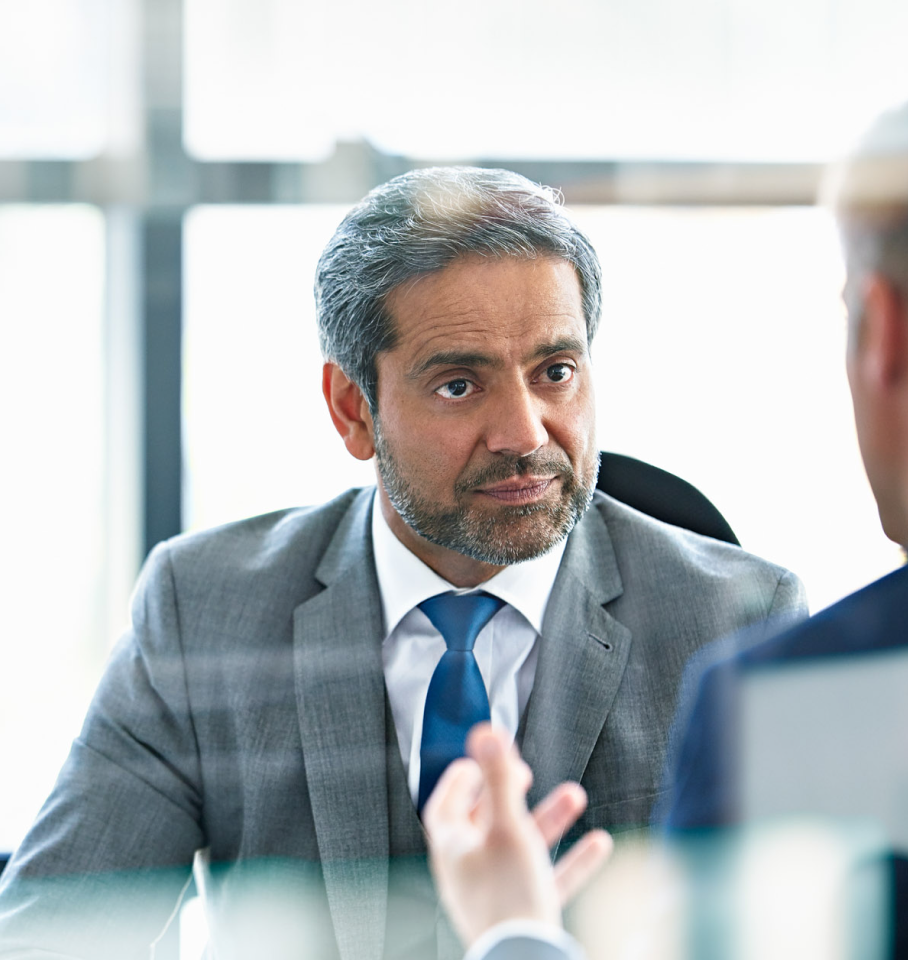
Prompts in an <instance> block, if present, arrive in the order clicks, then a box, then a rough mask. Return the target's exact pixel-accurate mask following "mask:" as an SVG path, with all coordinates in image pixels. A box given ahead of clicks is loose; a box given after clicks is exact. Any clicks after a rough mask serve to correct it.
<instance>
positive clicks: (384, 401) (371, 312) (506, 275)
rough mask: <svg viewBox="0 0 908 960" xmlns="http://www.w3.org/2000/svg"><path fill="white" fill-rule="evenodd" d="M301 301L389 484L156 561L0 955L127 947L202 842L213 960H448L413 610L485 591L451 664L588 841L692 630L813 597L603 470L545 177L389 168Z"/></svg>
mask: <svg viewBox="0 0 908 960" xmlns="http://www.w3.org/2000/svg"><path fill="white" fill-rule="evenodd" d="M316 299H317V303H318V319H319V327H320V333H321V340H322V347H323V351H324V354H325V358H326V363H325V368H324V382H323V388H324V394H325V397H326V399H327V402H328V407H329V411H330V414H331V417H332V419H333V421H334V423H335V425H336V427H337V429H338V431H339V432H340V434H341V436H342V437H343V440H344V442H345V444H346V446H347V449H348V450H349V451H350V453H351V454H352V455H353V456H355V457H358V458H362V459H366V458H370V457H374V459H375V463H376V467H377V475H378V483H377V488H375V489H365V490H351V491H348V492H347V493H344V494H342V495H341V496H339V497H338V498H337V499H336V500H334V501H332V502H330V503H328V504H326V505H324V506H321V507H318V508H308V509H296V510H289V511H285V512H282V513H278V514H274V515H270V516H266V517H259V518H256V519H252V520H247V521H243V522H241V523H237V524H233V525H230V526H227V527H224V528H221V529H218V530H215V531H210V532H206V533H200V534H193V535H191V536H186V537H178V538H176V539H174V540H172V541H170V542H168V543H166V544H163V545H161V546H159V547H158V548H157V549H156V550H155V551H154V552H153V554H152V555H151V557H150V558H149V560H148V562H147V564H146V566H145V569H144V571H143V573H142V576H141V578H140V582H139V585H138V588H137V592H136V595H135V600H134V605H133V616H132V623H131V626H130V628H129V630H128V632H127V634H126V636H125V637H124V638H123V639H122V641H121V642H120V644H119V645H118V647H117V648H116V650H115V651H114V653H113V655H112V658H111V661H110V664H109V666H108V668H107V671H106V673H105V676H104V678H103V680H102V682H101V684H100V687H99V689H98V692H97V694H96V697H95V699H94V701H93V703H92V706H91V708H90V710H89V713H88V716H87V718H86V721H85V725H84V727H83V730H82V733H81V736H80V737H79V738H78V739H77V740H76V742H75V743H74V745H73V749H72V752H71V754H70V757H69V759H68V760H67V762H66V764H65V766H64V768H63V771H62V772H61V775H60V778H59V781H58V783H57V785H56V787H55V789H54V791H53V793H52V795H51V797H50V798H49V800H48V801H47V804H46V805H45V807H44V808H43V810H42V811H41V813H40V815H39V817H38V819H37V821H36V823H35V825H34V827H33V828H32V830H31V831H30V833H29V835H28V837H27V839H26V840H25V842H24V843H23V845H22V847H21V849H20V850H19V851H18V852H17V854H16V855H15V856H14V858H13V860H12V861H11V863H10V866H9V868H8V871H7V875H6V876H5V877H4V879H3V886H2V887H0V942H2V943H3V945H4V948H5V952H4V951H3V950H2V949H0V954H2V955H3V956H31V955H40V954H32V953H30V952H29V951H31V950H32V949H33V948H34V947H35V946H36V945H37V946H38V947H43V948H44V949H46V950H48V951H55V952H56V953H58V954H63V955H71V956H93V955H95V953H97V951H98V948H97V946H96V944H97V941H98V940H99V939H102V940H104V942H105V944H106V946H107V948H108V949H109V952H110V954H111V955H115V956H126V955H129V954H130V952H134V951H135V949H136V947H137V945H140V944H147V943H149V942H150V941H152V940H154V939H155V937H156V936H158V934H159V931H160V929H161V928H162V927H163V926H164V925H165V924H166V922H167V920H168V918H169V917H170V915H171V913H172V911H173V909H174V903H175V902H176V901H177V899H178V897H179V895H180V892H181V890H182V889H183V887H184V885H185V884H186V883H187V882H188V878H189V875H190V870H191V868H192V865H193V862H194V860H195V862H196V866H197V868H198V869H197V871H196V872H197V873H198V875H199V876H200V877H201V878H203V883H204V887H205V893H206V898H207V900H208V903H209V917H210V918H211V927H212V938H213V942H214V945H215V950H216V951H217V952H218V955H219V956H235V955H244V954H245V953H252V954H256V955H258V952H260V950H261V943H260V937H261V931H262V929H265V928H267V929H268V930H269V932H270V934H271V937H272V939H273V940H274V942H273V943H271V944H270V945H269V952H270V956H272V957H274V956H281V955H283V953H286V954H287V955H293V956H298V955H299V953H300V944H305V945H306V946H307V947H308V948H309V951H310V952H311V953H312V954H313V955H316V956H331V957H334V956H339V957H340V958H341V960H354V958H364V960H379V958H382V957H388V958H392V957H409V956H436V955H437V956H442V957H445V956H452V957H453V956H456V955H457V954H458V953H459V951H460V946H459V944H458V943H457V941H456V938H455V937H454V936H453V934H452V933H451V932H450V930H449V929H448V928H447V927H446V926H445V925H444V924H443V923H441V922H440V921H439V922H436V916H437V914H438V909H437V900H436V896H435V893H434V889H433V887H432V884H431V882H430V881H429V878H428V873H427V870H426V868H425V842H424V835H423V832H422V828H421V823H420V820H419V817H418V815H417V809H416V806H417V804H418V803H419V802H420V795H421V794H422V795H423V796H424V795H425V793H426V792H427V790H428V788H429V787H430V786H431V780H430V779H428V778H427V777H425V776H424V774H425V772H426V771H425V770H424V769H423V767H426V769H428V764H424V763H423V747H424V746H425V744H424V743H423V737H422V728H423V720H424V715H423V709H424V706H426V716H427V717H428V705H427V701H429V700H430V699H431V698H430V697H429V696H428V694H427V690H428V689H429V687H430V681H431V680H432V678H433V674H434V673H435V672H437V670H438V669H440V664H441V662H442V661H443V660H444V657H443V656H442V655H443V654H445V656H446V655H447V654H446V644H447V642H448V638H447V637H443V635H442V630H441V628H439V627H438V625H437V624H436V622H435V620H433V619H432V618H431V617H430V616H429V615H428V614H427V613H426V612H424V610H423V608H422V607H421V604H424V603H425V602H426V601H428V600H429V599H430V598H433V597H434V596H436V595H441V594H447V593H449V592H451V591H454V592H455V593H456V594H470V593H471V592H475V588H476V587H478V586H480V585H481V586H482V590H483V592H484V593H485V594H487V595H488V597H490V598H491V601H489V602H491V604H492V605H493V606H494V607H495V608H496V612H495V613H494V616H492V618H491V620H489V621H488V623H486V624H485V625H484V626H483V627H482V628H481V630H480V632H479V633H478V637H477V638H476V639H475V647H474V652H473V657H469V656H465V657H464V662H466V661H467V660H469V661H470V662H471V663H472V666H471V667H470V670H471V671H472V676H473V677H474V678H475V675H476V668H478V671H479V673H480V674H481V677H482V682H483V684H484V687H485V690H484V691H483V692H482V696H483V697H486V696H487V701H486V702H487V706H486V708H485V709H486V710H487V715H488V716H490V717H491V719H492V721H493V722H494V723H496V724H497V725H498V726H501V727H503V728H504V729H506V730H507V731H508V732H509V733H510V735H511V736H514V737H516V739H517V740H518V742H519V743H520V745H521V748H522V751H523V755H524V757H525V759H526V761H527V762H528V764H529V766H530V767H531V768H532V770H533V773H534V777H535V781H534V786H533V791H532V792H531V795H530V800H531V802H533V803H535V802H536V799H537V798H538V797H541V796H545V795H546V794H547V793H548V792H549V791H550V790H551V789H552V788H553V787H554V786H555V785H556V784H558V783H559V782H561V781H563V780H566V779H571V780H579V781H582V783H583V785H584V787H585V789H586V791H587V794H588V795H589V808H588V810H587V812H586V813H585V815H584V817H583V818H582V819H581V821H580V822H579V824H578V826H577V827H576V830H577V831H578V832H579V831H581V830H583V829H587V828H589V827H604V828H608V829H621V828H624V827H631V826H638V825H641V824H644V823H646V822H647V820H648V818H649V816H650V810H651V807H652V805H653V802H654V801H655V799H656V798H657V796H658V793H659V777H660V771H661V768H662V764H663V758H664V752H665V742H666V737H667V730H668V726H669V722H670V719H671V716H672V714H673V711H674V708H675V696H676V689H677V685H678V681H679V676H680V673H681V670H682V667H683V664H684V663H685V661H686V660H687V658H688V656H689V655H690V654H691V653H692V652H693V651H694V650H696V649H698V648H699V647H700V646H701V645H702V644H704V643H706V642H708V641H710V640H712V639H714V638H716V637H718V636H721V635H723V634H726V633H729V632H731V631H733V630H735V629H737V628H739V627H741V626H743V625H745V624H750V623H754V622H759V621H762V620H764V619H767V618H773V617H776V618H777V617H779V616H793V615H797V614H799V613H801V612H802V611H803V597H802V593H801V587H800V585H799V583H798V582H797V580H796V579H795V578H794V577H793V576H792V575H791V574H789V573H788V572H787V571H785V570H782V569H780V568H778V567H774V566H772V565H770V564H768V563H765V562H764V561H761V560H759V559H757V558H755V557H753V556H750V555H748V554H747V553H745V552H744V551H742V550H740V549H738V548H736V547H731V546H728V545H725V544H722V543H719V542H716V541H712V540H709V539H707V538H704V537H700V536H697V535H695V534H692V533H688V532H686V531H683V530H680V529H678V528H675V527H671V526H668V525H665V524H663V523H660V522H658V521H655V520H652V519H649V518H647V517H645V516H643V515H641V514H639V513H637V512H636V511H634V510H632V509H630V508H628V507H625V506H623V505H622V504H620V503H618V502H616V501H614V500H611V499H609V498H608V497H605V496H602V495H601V494H598V493H595V492H594V487H595V480H596V470H597V446H596V442H595V431H594V422H593V409H594V406H593V373H592V369H591V366H590V354H589V345H590V342H591V340H592V337H593V335H594V333H595V330H596V326H597V324H598V320H599V311H600V301H601V294H600V268H599V264H598V261H597V259H596V256H595V253H594V251H593V249H592V247H591V246H590V244H589V242H588V241H587V239H586V238H585V237H584V236H583V234H582V233H581V232H580V231H579V230H578V229H577V228H576V227H575V226H574V224H573V223H572V222H571V221H570V219H569V218H568V217H567V216H566V215H565V213H564V211H563V210H562V208H561V206H560V205H559V203H558V200H557V197H556V195H555V194H554V193H553V191H551V190H548V189H546V188H541V187H538V186H536V185H534V184H532V183H530V182H529V181H527V180H525V179H524V178H522V177H519V176H517V175H515V174H512V173H508V172H506V171H494V170H479V169H471V168H445V169H441V168H439V169H432V170H421V171H414V172H412V173H410V174H406V175H404V176H402V177H398V178H396V179H394V180H392V181H390V182H389V183H387V184H385V185H384V186H382V187H379V188H377V189H376V190H374V191H372V193H370V194H369V195H368V196H367V197H366V198H365V199H364V200H363V201H362V202H361V203H360V204H359V205H357V206H356V207H355V208H354V209H353V210H352V211H351V213H350V214H349V215H348V216H347V217H346V218H345V219H344V221H343V222H342V223H341V225H340V226H339V228H338V230H337V232H336V234H335V236H334V237H333V238H332V240H331V241H330V243H329V244H328V246H327V248H326V250H325V252H324V254H323V256H322V258H321V261H320V263H319V268H318V275H317V279H316ZM314 460H315V462H314V463H313V467H314V468H315V469H317V468H318V464H317V459H316V458H314ZM436 664H439V667H438V668H437V667H436ZM465 669H466V668H465ZM473 689H474V690H475V687H474V688H473ZM426 726H427V728H429V727H430V726H431V724H430V723H429V722H428V721H427V724H426ZM427 780H428V786H427ZM573 836H574V835H569V836H568V837H567V838H566V840H567V842H568V843H569V842H571V840H572V839H573ZM99 916H101V917H103V918H104V920H103V923H99V921H98V918H99ZM278 916H280V918H281V919H280V922H278V921H277V920H276V919H275V917H278ZM225 931H229V933H227V932H225ZM93 951H94V952H93ZM257 951H258V952H257Z"/></svg>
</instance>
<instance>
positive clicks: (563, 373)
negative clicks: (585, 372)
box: [545, 363, 574, 383]
mask: <svg viewBox="0 0 908 960" xmlns="http://www.w3.org/2000/svg"><path fill="white" fill-rule="evenodd" d="M545 375H546V376H547V377H548V378H549V380H551V381H552V383H565V382H567V381H568V380H570V379H571V377H573V376H574V368H573V367H572V366H571V365H570V364H568V363H553V364H552V365H551V366H550V367H546V370H545Z"/></svg>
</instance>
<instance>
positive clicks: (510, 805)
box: [467, 724, 531, 823]
mask: <svg viewBox="0 0 908 960" xmlns="http://www.w3.org/2000/svg"><path fill="white" fill-rule="evenodd" d="M467 752H468V753H469V755H470V756H471V757H473V758H475V760H476V762H477V763H478V764H479V767H480V769H481V770H482V775H483V777H484V779H485V793H484V803H485V804H486V806H487V809H488V812H489V815H490V817H491V819H492V822H499V823H500V822H502V821H503V820H504V819H505V818H510V817H513V816H515V815H516V814H519V813H522V810H523V808H524V802H523V798H524V794H525V792H526V790H527V789H528V788H529V780H530V779H531V777H530V774H529V767H527V765H526V764H525V763H524V762H523V760H521V759H520V756H519V755H518V753H517V749H516V747H514V746H513V744H512V743H511V742H510V738H509V736H508V734H507V733H505V731H503V730H499V729H497V728H495V727H492V726H491V724H480V725H478V726H476V727H474V728H473V730H471V731H470V736H469V737H468V739H467Z"/></svg>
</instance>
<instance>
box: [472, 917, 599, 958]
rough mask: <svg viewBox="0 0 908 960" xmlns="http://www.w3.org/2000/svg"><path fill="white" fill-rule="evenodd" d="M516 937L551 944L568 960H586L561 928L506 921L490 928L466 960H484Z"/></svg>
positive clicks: (475, 944) (536, 922) (533, 922)
mask: <svg viewBox="0 0 908 960" xmlns="http://www.w3.org/2000/svg"><path fill="white" fill-rule="evenodd" d="M514 937H521V938H523V939H530V940H537V941H539V942H540V943H543V944H549V945H551V946H553V947H555V949H557V950H558V951H559V952H561V953H563V954H564V956H565V958H566V960H585V955H584V953H583V950H582V949H581V947H580V944H579V943H578V942H577V941H576V940H575V939H574V938H573V937H572V936H571V935H570V934H569V933H567V932H566V931H564V930H563V929H562V928H561V927H556V926H555V925H554V924H551V923H542V922H541V921H539V920H505V921H504V922H502V923H497V924H495V926H494V927H489V929H488V930H486V932H485V933H484V934H482V936H481V937H479V938H478V939H477V940H476V941H475V943H474V944H473V945H472V946H471V947H470V949H469V950H468V951H467V952H466V955H465V956H464V960H483V958H484V957H485V956H486V955H487V954H488V953H489V951H491V950H492V949H493V948H494V947H496V946H497V945H498V944H499V943H501V942H502V941H503V940H508V939H511V938H514Z"/></svg>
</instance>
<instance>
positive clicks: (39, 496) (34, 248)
mask: <svg viewBox="0 0 908 960" xmlns="http://www.w3.org/2000/svg"><path fill="white" fill-rule="evenodd" d="M104 264H105V243H104V217H103V215H102V214H101V212H100V211H99V210H97V209H94V208H91V207H84V206H67V207H53V206H49V207H40V208H36V207H24V206H5V207H0V316H2V317H3V349H2V350H0V410H3V426H2V435H3V457H4V469H3V472H2V476H0V499H2V502H3V504H4V505H5V509H4V521H3V525H4V530H3V544H4V546H3V550H2V551H0V581H2V583H3V585H4V589H3V603H2V604H0V637H2V638H3V640H2V642H0V677H2V678H3V696H2V697H0V770H2V771H3V783H4V785H5V789H3V790H0V851H2V850H6V851H9V850H11V849H13V847H14V846H15V845H16V844H17V843H18V841H19V840H20V839H21V838H22V836H23V835H24V833H25V830H26V829H27V827H28V826H29V824H30V823H31V821H32V820H33V819H34V816H35V812H36V811H37V810H38V808H39V807H40V806H41V804H42V803H43V801H44V798H45V797H46V796H47V794H48V793H49V792H50V788H51V786H53V782H54V780H55V778H56V775H57V772H58V770H59V768H60V766H61V764H62V762H63V760H64V758H65V756H66V753H67V752H68V749H69V744H70V741H71V740H72V739H73V737H75V736H76V735H77V734H78V732H79V727H80V725H81V720H82V715H83V713H84V712H85V708H86V706H87V705H88V699H89V697H90V695H91V692H92V690H93V688H94V685H95V684H96V682H97V676H98V671H99V667H100V664H101V662H102V661H103V659H104V657H105V655H106V651H107V649H108V637H107V629H108V620H107V597H106V589H105V584H106V582H107V574H106V569H105V566H106V561H107V556H106V546H107V533H108V531H107V526H106V511H105V499H106V495H105V487H104V464H105V457H106V453H107V451H106V449H105V445H106V430H105V407H104V404H105V372H104V362H105V353H104ZM125 617H126V610H125V608H123V609H122V622H125Z"/></svg>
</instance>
